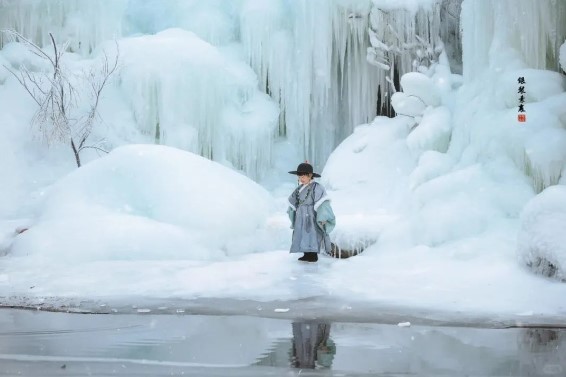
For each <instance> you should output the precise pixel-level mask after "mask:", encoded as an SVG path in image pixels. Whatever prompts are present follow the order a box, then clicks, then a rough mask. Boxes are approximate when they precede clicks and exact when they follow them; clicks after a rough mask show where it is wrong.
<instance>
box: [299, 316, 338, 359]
mask: <svg viewBox="0 0 566 377" xmlns="http://www.w3.org/2000/svg"><path fill="white" fill-rule="evenodd" d="M335 354H336V347H335V345H334V342H332V340H331V339H330V324H329V323H322V322H298V323H297V322H295V323H293V354H292V359H291V363H292V365H293V366H294V367H295V368H310V369H314V368H315V367H317V366H318V367H324V368H330V367H331V366H332V360H333V359H334V355H335Z"/></svg>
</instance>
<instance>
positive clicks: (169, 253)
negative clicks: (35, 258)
mask: <svg viewBox="0 0 566 377" xmlns="http://www.w3.org/2000/svg"><path fill="white" fill-rule="evenodd" d="M269 201H270V196H269V194H268V193H267V192H266V191H265V190H264V189H263V188H261V187H260V186H259V185H257V184H256V183H254V182H253V181H252V180H250V179H249V178H247V177H245V176H243V175H241V174H239V173H237V172H234V171H232V170H230V169H228V168H226V167H224V166H222V165H220V164H217V163H215V162H212V161H209V160H207V159H204V158H202V157H200V156H197V155H195V154H192V153H189V152H185V151H181V150H178V149H174V148H170V147H165V146H149V145H131V146H126V147H121V148H118V149H116V150H114V151H113V152H111V153H110V154H109V155H108V156H106V157H104V158H101V159H99V160H97V161H94V162H92V163H90V164H87V165H85V166H83V167H82V168H80V169H77V170H76V171H74V172H73V173H71V174H69V175H68V176H66V177H64V178H63V179H61V180H60V181H58V182H57V183H56V184H55V185H54V186H53V187H52V188H51V189H50V190H49V192H48V193H47V195H46V200H45V202H44V205H43V208H42V209H41V211H40V217H39V218H38V219H37V221H36V224H34V225H32V226H31V227H30V229H29V230H28V231H26V232H25V233H23V234H21V235H19V236H18V237H17V238H16V240H15V242H14V244H13V248H12V253H13V254H14V255H32V254H37V255H43V256H45V257H48V258H50V259H52V260H61V261H65V260H76V261H77V260H78V261H92V260H134V259H135V260H140V259H142V260H143V259H150V260H155V259H189V260H190V259H196V260H208V259H218V258H222V257H224V256H225V255H227V254H242V253H247V252H252V251H253V250H254V246H253V244H254V242H256V240H255V238H256V235H257V231H258V229H259V228H261V227H263V225H264V224H265V221H266V217H267V213H268V209H269ZM248 241H249V242H248Z"/></svg>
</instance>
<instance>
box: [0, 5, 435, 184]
mask: <svg viewBox="0 0 566 377" xmlns="http://www.w3.org/2000/svg"><path fill="white" fill-rule="evenodd" d="M439 4H440V0H403V1H392V0H297V1H292V2H291V1H288V0H237V1H236V0H234V1H223V0H207V1H204V0H160V1H158V0H136V1H132V0H98V1H89V0H68V1H67V0H3V1H1V2H0V9H1V13H0V28H13V29H16V30H18V31H19V32H21V33H22V34H24V35H25V36H27V37H29V38H31V39H32V40H34V41H35V42H37V43H38V44H40V45H45V44H46V42H48V40H47V38H48V32H53V33H54V34H55V36H56V38H57V39H58V40H60V41H67V40H69V41H72V44H71V46H70V49H71V50H72V51H74V52H77V53H79V54H80V55H82V56H83V57H87V56H90V55H91V53H92V52H93V51H95V49H96V48H97V47H98V46H100V45H101V43H102V42H104V41H108V40H111V39H114V38H126V39H128V37H129V36H138V35H140V34H141V35H148V34H157V33H159V32H160V31H163V30H165V29H168V28H180V29H184V30H188V31H192V32H194V33H195V35H196V36H197V37H199V38H200V39H201V40H203V41H206V42H208V43H210V44H211V45H212V46H215V47H216V48H218V49H219V50H220V51H221V53H222V54H224V55H225V56H227V57H228V60H230V59H232V60H233V59H236V60H237V59H241V60H243V61H244V62H246V63H247V64H249V65H250V66H251V67H252V69H253V71H254V72H255V73H256V75H257V83H258V87H259V90H260V91H263V92H265V93H267V94H268V95H270V96H271V98H273V100H274V101H275V103H277V104H278V105H279V108H280V112H279V120H278V128H277V130H276V132H273V133H272V134H270V135H268V140H267V141H265V140H266V138H265V133H264V132H265V130H266V129H267V128H268V127H267V128H266V127H265V126H259V125H258V122H260V121H259V118H258V114H260V113H261V112H262V111H263V110H261V111H259V112H255V113H254V115H252V116H250V115H249V114H248V115H242V114H245V113H246V111H245V110H244V109H243V108H242V106H243V105H242V104H243V103H247V104H251V103H254V101H255V103H258V101H259V102H261V100H260V99H259V96H256V95H255V94H254V95H253V96H250V94H249V88H246V89H245V90H243V93H244V94H243V96H244V97H246V98H248V99H249V100H250V101H247V100H246V101H240V102H241V103H240V104H239V105H237V106H239V107H240V109H239V110H238V111H237V113H238V114H239V115H238V117H240V118H239V120H238V121H236V122H237V123H239V124H240V123H242V122H243V123H245V124H247V125H248V126H243V127H240V126H234V125H232V126H227V127H226V128H225V129H224V128H222V127H221V126H219V125H220V124H226V122H227V116H226V112H221V113H222V114H223V115H221V116H220V115H219V116H218V120H217V121H216V120H214V121H212V120H211V119H215V117H216V115H218V114H220V113H219V112H218V111H215V109H216V110H217V109H218V106H216V105H217V104H218V103H224V102H225V96H224V94H223V92H224V91H226V92H231V93H234V91H233V90H232V89H233V88H232V87H231V86H229V85H228V86H229V87H226V88H224V87H222V85H220V86H217V87H216V89H217V90H212V89H211V88H212V87H215V85H216V83H217V81H214V80H213V81H212V84H211V85H210V86H204V85H201V84H200V81H199V80H200V78H199V77H201V78H202V77H207V76H206V75H201V76H199V74H198V73H195V74H194V75H193V77H194V80H196V81H194V82H191V83H192V84H191V83H189V82H186V79H182V80H180V81H179V82H176V83H169V82H161V81H160V80H161V78H160V77H158V76H154V77H153V78H152V79H151V80H153V81H151V82H150V81H148V80H149V79H148V77H147V75H146V77H141V80H140V81H139V82H138V83H136V84H135V86H136V89H135V90H131V91H124V95H125V97H126V99H127V101H128V102H129V103H130V104H131V106H132V111H133V112H134V116H135V118H136V119H138V120H139V127H140V129H141V130H142V131H144V132H145V133H147V134H152V133H153V134H155V135H156V139H158V140H159V141H160V142H164V143H170V142H171V140H176V141H175V143H174V144H171V145H179V146H181V145H182V146H183V148H186V149H189V150H197V151H199V152H200V153H202V154H203V155H204V156H208V157H211V156H213V155H214V157H213V158H215V159H217V158H219V159H220V160H224V159H225V160H226V161H228V162H230V163H233V164H234V165H235V166H237V167H238V168H242V169H244V170H245V171H246V172H247V173H249V174H251V175H253V176H258V175H259V173H260V171H257V170H255V169H260V170H262V169H265V168H266V167H265V166H264V164H259V165H261V166H258V164H253V163H251V162H250V161H247V160H246V158H244V157H243V156H244V154H245V153H248V152H249V151H250V148H249V147H250V146H251V145H255V144H256V143H260V142H261V143H265V142H267V144H268V146H266V147H265V148H262V150H261V153H260V152H258V153H257V154H256V155H257V158H259V159H264V158H265V159H266V160H267V161H269V160H270V158H269V157H266V156H265V154H266V153H268V154H269V153H270V152H269V150H270V148H271V146H272V145H273V143H275V142H276V141H277V140H278V138H287V140H288V141H289V142H291V143H292V144H294V145H297V146H299V148H297V149H298V150H300V154H301V155H300V156H297V158H298V159H308V160H309V161H311V162H312V163H313V164H314V165H315V167H316V169H317V170H320V169H321V168H322V167H323V165H324V163H325V161H326V159H327V157H328V155H329V154H330V153H331V151H332V150H333V149H334V148H335V147H336V146H337V145H338V144H339V143H340V142H341V141H342V140H344V139H345V138H346V137H347V136H348V135H350V134H351V133H352V130H353V128H354V127H355V126H357V125H359V124H363V123H368V122H370V121H371V120H372V119H373V118H374V117H375V116H376V114H378V113H380V112H381V111H382V110H381V109H388V108H389V98H390V94H391V93H392V92H393V91H394V89H393V87H392V86H391V85H392V84H390V83H388V80H389V81H391V82H392V83H393V82H394V81H398V77H400V75H402V74H404V73H406V72H410V71H413V70H416V69H418V66H419V64H423V62H424V61H425V60H427V59H430V57H431V56H434V55H437V52H438V51H437V48H441V47H442V45H441V44H440V43H439V41H438V35H439V32H440V29H439V25H440V17H439ZM370 29H371V30H372V31H371V33H372V34H371V33H370V32H369V30H370ZM370 34H371V38H370ZM0 43H2V41H0ZM383 46H388V47H387V48H390V50H389V51H387V53H386V55H387V67H389V68H390V69H384V66H379V64H377V66H376V64H373V65H372V64H370V63H369V62H368V49H370V50H372V51H374V52H378V50H379V49H380V48H382V47H383ZM0 47H1V45H0ZM154 47H155V48H157V49H159V46H154ZM143 48H153V47H151V46H149V45H148V46H145V47H143ZM173 55H174V54H173ZM173 55H168V56H170V57H171V58H174V56H173ZM186 55H187V54H185V52H182V53H181V54H180V56H186ZM374 63H375V61H374ZM195 72H200V71H199V70H196V71H195ZM185 73H186V71H182V72H180V74H181V75H185ZM127 74H128V73H127ZM140 75H141V73H140ZM225 82H228V83H229V82H231V81H230V80H227V81H225ZM183 83H185V84H183ZM170 84H171V85H170ZM193 84H194V85H193ZM397 84H398V83H397ZM183 85H186V88H185V89H184V90H181V89H180V87H181V86H183ZM191 85H192V86H191ZM142 87H143V88H144V89H143V90H142V89H141V88H142ZM189 87H191V88H192V91H193V94H194V93H196V92H195V89H197V90H202V89H206V92H204V93H203V96H202V97H198V96H197V95H196V94H194V95H193V96H192V97H191V96H189V95H186V96H181V97H179V96H178V94H179V93H187V90H188V88H189ZM236 91H238V90H236ZM213 96H217V97H218V98H216V99H215V100H214V101H213V98H212V97H213ZM197 97H198V98H197ZM236 97H238V96H236ZM236 97H234V98H236ZM252 97H253V98H252ZM181 98H182V100H183V101H184V102H182V103H181V102H180V101H181ZM204 99H208V100H210V101H213V102H212V103H214V104H215V105H214V106H212V107H213V108H214V109H213V108H209V105H208V104H209V103H210V102H206V101H205V100H204ZM193 100H194V102H190V101H193ZM187 101H189V102H187ZM235 101H236V102H238V100H235ZM166 102H167V103H170V105H167V111H164V110H163V106H165V105H163V104H165V103H166ZM205 102H206V103H205ZM156 104H162V105H156ZM185 104H186V106H184V105H185ZM160 106H161V108H162V109H161V110H160V116H159V119H161V120H163V119H164V117H166V118H168V119H169V121H168V122H167V124H172V123H175V122H177V124H178V125H180V126H178V127H176V129H177V130H180V129H181V128H182V127H184V126H183V125H187V124H189V123H190V124H196V123H199V126H198V132H197V133H198V137H197V138H196V139H198V145H195V144H191V143H194V140H196V139H195V138H194V137H192V136H189V134H191V133H194V132H196V131H194V129H193V128H191V127H193V126H187V127H186V128H185V129H184V130H185V132H184V133H183V137H181V138H180V139H177V138H172V137H168V136H166V134H168V135H171V134H179V132H180V131H179V132H177V133H175V132H172V129H171V128H170V127H169V128H167V127H168V126H167V125H166V123H163V122H159V124H160V127H161V129H159V130H156V129H155V124H157V123H158V122H156V119H157V115H156V111H157V110H156V109H158V108H160ZM222 106H223V105H222ZM222 106H221V107H222ZM248 107H249V106H248ZM222 108H224V107H222ZM254 108H256V107H254ZM141 109H145V110H144V111H142V110H141ZM187 109H191V110H187ZM197 109H198V110H197ZM248 110H249V109H248ZM188 111H193V112H200V115H198V116H196V115H194V114H193V115H191V117H192V118H194V119H197V118H198V119H200V120H201V121H199V122H196V121H195V122H188V123H187V116H188V115H187V112H188ZM209 111H212V112H215V113H216V115H215V114H208V115H206V114H205V113H207V112H209ZM227 111H228V113H229V112H230V110H227ZM385 112H386V113H389V112H388V111H387V110H385ZM248 113H249V111H248ZM165 114H166V115H165ZM264 114H267V116H271V114H272V112H271V111H267V112H264ZM232 115H233V117H232V119H236V118H238V117H237V116H236V115H235V113H234V112H232ZM241 116H244V118H245V120H244V119H243V118H242V117H241ZM270 121H271V120H267V122H270ZM232 123H234V122H232ZM260 123H261V122H260ZM263 123H266V120H265V119H264V121H263ZM148 124H150V125H151V127H149V126H148ZM251 124H255V126H250V125H251ZM148 127H149V128H148ZM208 127H212V129H208ZM219 127H220V128H219ZM150 128H151V130H150ZM165 128H167V130H165ZM219 129H222V130H223V131H219ZM224 131H226V132H224ZM232 131H233V132H232ZM254 132H260V133H261V136H259V135H256V134H253V133H254ZM211 135H225V136H226V137H223V138H220V137H212V136H211ZM237 135H239V136H237ZM188 139H191V140H192V141H191V142H188V141H187V140H188ZM260 139H261V141H260ZM213 140H214V141H213ZM219 140H223V141H222V143H220V141H219ZM232 142H239V143H240V145H247V147H246V148H245V150H243V149H242V148H241V147H237V146H233V144H231V143H232ZM207 143H217V144H215V145H209V144H207ZM218 143H220V144H218ZM212 149H214V150H215V151H216V153H213V152H212ZM257 149H258V147H256V148H255V149H254V151H255V150H257ZM244 160H246V161H244ZM252 165H254V166H256V167H253V168H252V167H251V166H252ZM249 169H252V170H253V171H251V172H250V170H249Z"/></svg>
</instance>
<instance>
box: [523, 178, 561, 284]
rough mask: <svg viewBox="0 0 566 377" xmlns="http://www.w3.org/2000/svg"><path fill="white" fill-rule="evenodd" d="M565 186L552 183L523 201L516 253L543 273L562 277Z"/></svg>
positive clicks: (531, 267)
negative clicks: (524, 203)
mask: <svg viewBox="0 0 566 377" xmlns="http://www.w3.org/2000/svg"><path fill="white" fill-rule="evenodd" d="M565 228H566V186H564V185H557V186H552V187H549V188H547V189H546V190H544V191H543V192H541V193H540V194H539V195H537V196H536V197H534V198H533V199H532V200H531V201H529V202H528V203H527V205H526V206H525V208H524V210H523V212H522V214H521V228H520V230H519V235H518V255H519V259H520V261H521V263H522V264H524V265H526V266H527V267H529V268H530V269H532V270H533V271H534V272H536V273H538V274H542V275H544V276H548V277H553V278H556V279H560V280H566V232H564V229H565Z"/></svg>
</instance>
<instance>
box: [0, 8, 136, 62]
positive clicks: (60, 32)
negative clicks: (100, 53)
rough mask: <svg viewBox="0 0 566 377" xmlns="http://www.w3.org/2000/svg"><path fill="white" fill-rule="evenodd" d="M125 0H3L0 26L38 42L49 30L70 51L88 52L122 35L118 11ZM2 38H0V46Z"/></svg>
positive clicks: (46, 39)
mask: <svg viewBox="0 0 566 377" xmlns="http://www.w3.org/2000/svg"><path fill="white" fill-rule="evenodd" d="M127 3H128V0H98V1H90V0H4V1H3V2H2V3H0V29H14V30H16V31H18V32H19V33H21V34H22V35H23V36H24V37H26V38H29V39H31V40H32V41H33V42H35V43H37V44H38V45H40V46H45V45H47V44H49V43H50V41H49V33H50V32H51V33H53V34H54V36H55V38H56V40H57V41H60V42H61V43H64V42H67V41H69V42H71V44H70V45H69V48H70V49H71V50H72V51H73V52H78V53H81V54H82V55H89V54H90V53H91V52H92V51H93V50H94V49H95V48H96V46H97V45H98V44H99V43H100V42H102V41H106V40H109V39H114V38H119V37H120V36H121V35H122V15H123V13H124V10H125V8H126V6H127ZM2 46H3V41H2V39H0V48H2Z"/></svg>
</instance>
